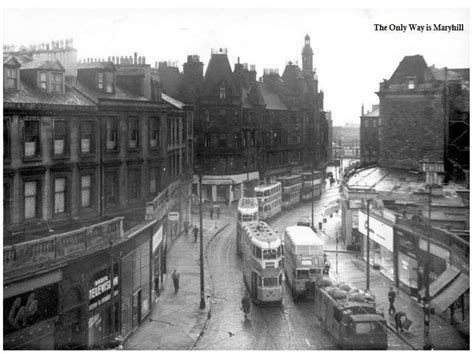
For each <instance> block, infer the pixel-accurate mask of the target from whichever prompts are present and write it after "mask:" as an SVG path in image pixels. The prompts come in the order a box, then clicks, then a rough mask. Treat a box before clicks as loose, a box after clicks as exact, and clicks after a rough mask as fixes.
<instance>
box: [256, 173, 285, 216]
mask: <svg viewBox="0 0 474 354" xmlns="http://www.w3.org/2000/svg"><path fill="white" fill-rule="evenodd" d="M255 197H257V200H258V212H259V218H260V220H268V219H270V218H271V217H273V216H275V215H277V214H278V213H280V212H281V183H280V182H276V183H269V184H263V185H260V186H257V187H255Z"/></svg>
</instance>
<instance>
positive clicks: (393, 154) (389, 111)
mask: <svg viewBox="0 0 474 354" xmlns="http://www.w3.org/2000/svg"><path fill="white" fill-rule="evenodd" d="M380 96H381V97H380V117H381V118H382V125H381V128H380V158H379V163H380V165H382V166H387V167H398V168H409V169H419V167H420V164H419V161H420V160H421V159H422V158H423V157H424V156H429V158H430V159H433V160H443V153H444V110H443V101H442V96H441V92H439V91H431V92H422V91H421V90H420V92H410V94H405V93H400V92H399V91H398V92H393V93H392V92H388V93H387V92H385V93H382V94H381V95H380Z"/></svg>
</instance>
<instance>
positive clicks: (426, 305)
mask: <svg viewBox="0 0 474 354" xmlns="http://www.w3.org/2000/svg"><path fill="white" fill-rule="evenodd" d="M432 188H433V186H432V185H431V184H428V230H431V189H432ZM428 232H430V231H428ZM430 248H431V236H430V235H429V234H428V245H427V247H426V252H427V254H428V256H427V257H425V264H424V281H425V299H424V301H423V312H424V321H423V322H424V325H423V349H425V350H430V349H432V348H433V345H432V344H431V339H430V301H431V299H430V268H431V253H430V252H431V250H430Z"/></svg>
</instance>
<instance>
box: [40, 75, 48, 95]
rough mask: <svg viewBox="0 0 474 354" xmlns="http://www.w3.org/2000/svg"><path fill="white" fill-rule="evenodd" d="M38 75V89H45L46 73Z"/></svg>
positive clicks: (46, 86) (46, 87)
mask: <svg viewBox="0 0 474 354" xmlns="http://www.w3.org/2000/svg"><path fill="white" fill-rule="evenodd" d="M39 76H40V83H39V87H40V89H42V90H45V91H47V90H48V79H47V76H46V73H40V74H39Z"/></svg>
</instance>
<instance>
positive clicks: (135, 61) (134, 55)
mask: <svg viewBox="0 0 474 354" xmlns="http://www.w3.org/2000/svg"><path fill="white" fill-rule="evenodd" d="M133 57H134V60H133V64H135V65H137V52H135V53H133Z"/></svg>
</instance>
